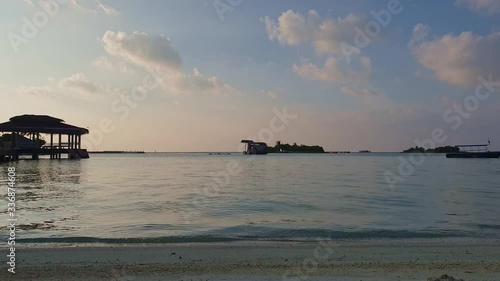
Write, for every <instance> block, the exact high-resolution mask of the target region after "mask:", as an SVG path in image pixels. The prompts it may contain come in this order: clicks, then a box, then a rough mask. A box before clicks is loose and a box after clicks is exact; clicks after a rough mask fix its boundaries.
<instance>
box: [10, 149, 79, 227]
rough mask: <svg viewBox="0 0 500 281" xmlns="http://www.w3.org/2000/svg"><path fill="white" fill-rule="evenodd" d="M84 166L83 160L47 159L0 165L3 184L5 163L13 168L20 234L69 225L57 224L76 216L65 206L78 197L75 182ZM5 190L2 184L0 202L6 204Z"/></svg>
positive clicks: (76, 216)
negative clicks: (14, 169)
mask: <svg viewBox="0 0 500 281" xmlns="http://www.w3.org/2000/svg"><path fill="white" fill-rule="evenodd" d="M84 166H85V164H84V161H69V160H60V161H59V160H48V159H41V160H39V161H32V160H21V161H17V162H11V163H6V164H2V165H1V166H0V167H1V171H2V172H1V176H0V183H1V185H2V186H6V185H7V178H6V170H7V167H14V168H16V215H17V218H18V223H17V229H18V230H20V231H21V233H20V234H22V233H23V231H29V232H30V233H33V234H35V233H38V232H47V231H61V230H69V229H70V228H68V227H67V226H62V225H61V224H62V223H63V222H64V221H68V220H76V219H77V218H78V212H72V211H71V208H69V207H70V206H71V205H72V204H73V203H74V202H75V201H78V200H80V199H81V198H82V191H81V190H80V189H79V188H78V186H79V185H80V183H81V176H82V170H83V169H84ZM6 193H7V190H6V189H4V188H2V191H1V193H0V195H1V197H2V198H1V199H0V204H2V206H6V205H7V200H6V199H5V198H6V195H7V194H6ZM0 220H2V221H6V220H7V214H6V213H2V214H1V215H0ZM0 233H1V234H2V235H3V234H4V233H6V232H5V231H1V232H0Z"/></svg>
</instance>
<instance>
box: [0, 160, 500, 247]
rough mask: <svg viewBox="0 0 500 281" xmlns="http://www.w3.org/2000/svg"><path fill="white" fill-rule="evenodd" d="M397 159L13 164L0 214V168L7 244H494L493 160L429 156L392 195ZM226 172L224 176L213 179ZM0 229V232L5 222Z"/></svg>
mask: <svg viewBox="0 0 500 281" xmlns="http://www.w3.org/2000/svg"><path fill="white" fill-rule="evenodd" d="M399 156H400V154H376V153H372V154H350V155H341V154H339V155H328V154H325V155H289V154H288V155H267V156H259V157H250V156H244V155H241V154H239V153H233V154H232V155H229V156H225V155H224V156H212V155H208V154H207V153H191V154H186V153H155V154H153V153H152V154H137V155H136V154H134V155H91V157H92V158H91V159H88V160H82V161H68V160H61V161H50V160H40V161H19V162H16V163H8V164H2V165H1V166H0V185H1V186H2V188H1V192H0V195H1V200H0V205H1V206H2V208H3V209H4V210H6V207H7V201H6V196H7V182H6V173H7V167H8V166H14V167H16V170H17V180H18V182H17V184H18V189H17V192H18V193H17V197H16V199H17V202H16V204H17V208H18V210H17V215H18V222H17V225H18V226H17V227H18V230H17V231H18V232H17V235H18V238H20V239H23V240H24V241H25V242H85V241H87V242H93V241H107V242H174V241H220V240H226V239H250V240H255V239H264V240H266V239H279V240H282V239H285V240H286V239H301V240H308V239H315V238H318V237H322V238H326V237H331V238H353V239H356V238H413V237H415V238H428V237H448V236H453V237H454V236H457V237H477V238H500V221H499V219H498V218H499V215H500V207H499V206H500V160H498V159H491V160H490V159H470V160H469V159H446V158H445V157H444V156H443V155H433V156H428V157H427V158H426V159H425V163H424V164H423V165H421V166H419V167H417V168H416V171H415V173H414V174H413V175H411V176H409V177H407V178H406V180H405V182H404V183H402V184H399V185H397V186H396V188H394V189H391V188H390V187H389V185H388V184H387V182H386V179H385V176H384V173H385V172H387V171H390V172H393V173H395V174H397V168H398V165H399V163H400V160H399V159H398V157H399ZM228 163H229V164H228ZM228 165H229V168H232V169H229V171H231V175H228V174H226V176H220V175H222V173H227V171H228V168H227V167H228ZM233 170H235V171H233ZM205 189H206V190H207V191H208V192H207V193H206V194H205V192H204V190H205ZM0 221H2V222H3V223H4V224H5V225H7V214H6V213H5V212H3V213H2V214H1V215H0ZM0 234H1V235H2V236H4V237H6V236H7V235H8V234H7V228H6V227H2V228H0Z"/></svg>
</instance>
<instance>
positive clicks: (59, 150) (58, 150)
mask: <svg viewBox="0 0 500 281" xmlns="http://www.w3.org/2000/svg"><path fill="white" fill-rule="evenodd" d="M61 141H62V136H61V134H59V145H58V146H59V148H58V149H57V158H59V159H61V149H62V147H61Z"/></svg>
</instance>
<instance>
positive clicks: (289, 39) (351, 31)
mask: <svg viewBox="0 0 500 281" xmlns="http://www.w3.org/2000/svg"><path fill="white" fill-rule="evenodd" d="M261 21H262V22H264V24H265V26H266V31H267V34H268V37H269V40H271V41H274V40H277V41H279V42H280V43H281V44H284V45H300V44H303V43H311V44H312V45H313V46H314V48H315V50H316V52H317V53H318V54H341V53H342V45H341V44H342V43H343V42H345V43H349V44H351V45H352V42H353V40H354V36H355V34H356V31H355V30H356V27H360V26H362V25H363V21H364V19H363V18H362V17H361V16H358V15H354V14H350V15H348V16H346V17H344V18H338V19H332V18H328V19H325V20H322V19H321V18H320V16H319V14H318V13H317V12H316V11H314V10H311V11H309V13H308V14H307V15H303V14H301V13H296V12H294V11H292V10H288V11H286V12H284V13H283V14H282V15H281V16H280V17H279V18H278V21H277V22H276V21H274V20H273V19H271V18H270V17H268V16H266V17H265V18H263V19H261Z"/></svg>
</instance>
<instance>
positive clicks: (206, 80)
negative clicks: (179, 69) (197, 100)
mask: <svg viewBox="0 0 500 281" xmlns="http://www.w3.org/2000/svg"><path fill="white" fill-rule="evenodd" d="M160 86H161V88H162V89H163V90H164V91H165V92H166V93H167V94H169V95H173V96H179V95H185V94H192V93H195V92H199V93H207V94H211V95H217V96H225V95H230V94H235V93H238V92H239V91H238V90H236V89H235V88H233V87H232V86H230V85H229V84H226V83H224V82H222V81H221V80H220V79H219V78H217V77H215V76H211V77H205V76H204V75H203V74H202V73H201V72H200V71H199V70H198V69H196V68H195V69H194V70H193V73H191V74H184V73H175V74H173V75H168V76H167V77H165V79H164V80H163V81H161V83H160Z"/></svg>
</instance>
